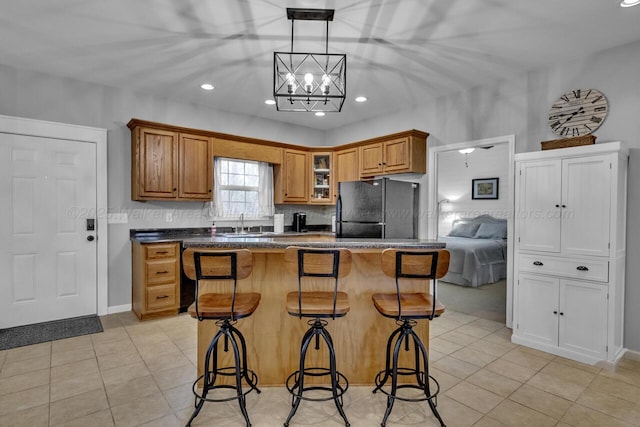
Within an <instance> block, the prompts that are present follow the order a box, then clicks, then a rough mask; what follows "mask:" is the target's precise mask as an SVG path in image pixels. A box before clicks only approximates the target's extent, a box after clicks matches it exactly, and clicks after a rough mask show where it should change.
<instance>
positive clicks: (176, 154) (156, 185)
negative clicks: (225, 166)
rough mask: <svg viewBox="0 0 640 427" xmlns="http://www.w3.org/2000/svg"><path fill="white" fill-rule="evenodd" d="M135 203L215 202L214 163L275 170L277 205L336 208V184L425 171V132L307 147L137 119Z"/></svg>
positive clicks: (133, 159) (133, 134) (133, 178)
mask: <svg viewBox="0 0 640 427" xmlns="http://www.w3.org/2000/svg"><path fill="white" fill-rule="evenodd" d="M127 126H128V127H129V129H131V199H132V200H142V201H144V200H177V201H182V200H184V201H188V200H212V194H213V158H214V157H216V156H220V157H229V158H237V159H244V160H256V161H263V162H267V163H271V164H273V165H274V168H273V169H274V201H275V203H296V204H327V205H330V204H334V203H335V201H336V198H337V193H338V183H340V182H344V181H357V180H359V179H362V178H370V177H372V176H376V175H388V174H393V173H407V172H413V173H425V172H426V170H427V137H428V136H429V134H428V133H426V132H421V131H418V130H409V131H405V132H400V133H395V134H392V135H385V136H381V137H378V138H372V139H368V140H364V141H358V142H353V143H350V144H345V145H341V146H336V147H323V148H320V147H303V146H296V145H292V144H285V143H279V142H273V141H266V140H261V139H255V138H247V137H242V136H236V135H229V134H223V133H218V132H212V131H205V130H199V129H191V128H183V127H179V126H172V125H167V124H163V123H155V122H148V121H144V120H139V119H131V121H130V122H129V123H128V125H127Z"/></svg>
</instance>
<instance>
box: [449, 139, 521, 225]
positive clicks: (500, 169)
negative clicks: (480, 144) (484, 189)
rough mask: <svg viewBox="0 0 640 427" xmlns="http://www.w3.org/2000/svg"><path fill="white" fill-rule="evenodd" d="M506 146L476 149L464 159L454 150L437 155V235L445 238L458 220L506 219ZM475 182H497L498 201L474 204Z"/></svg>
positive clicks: (507, 211) (499, 145)
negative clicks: (481, 217)
mask: <svg viewBox="0 0 640 427" xmlns="http://www.w3.org/2000/svg"><path fill="white" fill-rule="evenodd" d="M508 148H509V147H508V144H497V145H495V146H493V147H492V148H490V149H483V148H476V149H475V150H474V151H473V152H472V153H469V154H467V155H466V165H465V155H464V154H461V153H459V152H458V151H457V150H454V151H445V152H441V153H438V200H439V201H440V200H445V199H446V200H449V201H448V202H443V203H441V204H440V213H439V215H438V235H440V236H444V235H446V234H448V233H449V231H450V230H451V224H452V222H453V221H454V220H455V219H458V218H473V217H476V216H478V215H485V214H486V215H491V216H493V217H494V218H507V217H508V216H509V214H510V212H511V211H512V209H511V206H509V200H508V198H507V194H508V192H509V189H510V187H511V185H510V184H511V183H510V182H509V180H508V174H509V165H508V161H509V153H508ZM478 178H498V184H499V185H498V187H499V191H498V199H497V200H494V199H491V200H478V199H476V200H473V199H472V198H471V182H472V180H473V179H478Z"/></svg>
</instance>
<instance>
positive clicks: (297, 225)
mask: <svg viewBox="0 0 640 427" xmlns="http://www.w3.org/2000/svg"><path fill="white" fill-rule="evenodd" d="M291 231H295V232H297V233H300V232H303V231H307V214H306V213H305V212H294V213H293V224H291Z"/></svg>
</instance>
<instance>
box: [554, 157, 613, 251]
mask: <svg viewBox="0 0 640 427" xmlns="http://www.w3.org/2000/svg"><path fill="white" fill-rule="evenodd" d="M609 165H610V160H609V156H591V157H585V158H575V159H565V160H563V161H562V204H563V208H562V237H561V240H562V252H563V253H564V254H567V255H592V256H608V255H609V215H610V209H611V190H610V180H611V169H610V166H609Z"/></svg>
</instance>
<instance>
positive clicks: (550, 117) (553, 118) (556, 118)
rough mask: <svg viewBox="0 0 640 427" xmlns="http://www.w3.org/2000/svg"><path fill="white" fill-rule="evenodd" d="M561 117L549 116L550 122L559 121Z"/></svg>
mask: <svg viewBox="0 0 640 427" xmlns="http://www.w3.org/2000/svg"><path fill="white" fill-rule="evenodd" d="M559 117H560V116H558V115H557V114H554V115H553V116H549V121H551V120H558V118H559Z"/></svg>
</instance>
